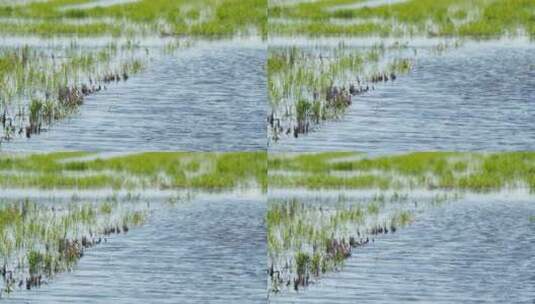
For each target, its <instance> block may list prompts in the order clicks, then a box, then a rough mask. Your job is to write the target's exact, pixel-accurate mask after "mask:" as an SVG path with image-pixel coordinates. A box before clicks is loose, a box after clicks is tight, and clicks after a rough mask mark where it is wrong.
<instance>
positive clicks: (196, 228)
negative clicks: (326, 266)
mask: <svg viewBox="0 0 535 304" xmlns="http://www.w3.org/2000/svg"><path fill="white" fill-rule="evenodd" d="M264 213H265V201H263V200H262V199H261V198H255V197H241V198H240V197H228V196H225V197H214V196H209V197H203V198H198V199H194V200H193V201H192V202H190V203H178V205H176V206H175V207H164V206H161V208H156V210H155V211H154V214H152V216H151V217H150V219H149V221H148V223H147V224H145V225H144V226H143V227H140V228H136V229H131V230H130V232H129V233H128V234H126V235H118V236H114V237H112V238H111V239H109V240H108V242H107V243H106V244H101V245H99V246H97V247H94V248H92V249H90V250H88V251H86V254H85V255H84V257H83V258H82V259H81V260H80V263H79V264H78V266H77V267H76V269H75V271H74V272H71V273H63V274H59V275H58V277H57V278H56V279H54V280H53V281H52V282H51V283H50V285H49V286H44V287H41V288H40V289H33V290H31V291H26V290H22V291H19V290H17V291H16V292H15V293H13V294H12V295H11V296H10V298H9V302H10V303H207V302H210V303H265V302H266V277H265V263H266V245H265V237H266V232H265V226H264V222H263V219H264Z"/></svg>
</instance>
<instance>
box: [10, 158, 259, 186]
mask: <svg viewBox="0 0 535 304" xmlns="http://www.w3.org/2000/svg"><path fill="white" fill-rule="evenodd" d="M87 155H88V154H87V153H82V152H70V153H51V154H34V155H28V156H16V155H6V156H3V157H1V158H0V185H1V186H2V187H34V188H42V189H53V188H77V189H98V188H113V189H122V188H125V189H132V188H147V187H153V188H159V189H179V188H180V189H181V188H195V189H206V190H218V189H221V190H223V189H232V188H236V187H240V186H243V187H250V186H259V187H261V188H263V189H266V187H267V181H266V180H267V176H266V175H267V173H266V172H267V154H266V153H265V152H233V153H186V152H183V153H182V152H148V153H141V154H133V155H125V156H121V157H114V158H108V159H99V158H97V159H95V160H88V161H77V160H75V159H74V160H72V159H73V158H77V157H82V156H87ZM69 158H70V159H71V160H69ZM1 171H15V172H17V174H16V175H13V174H2V173H1ZM65 173H70V174H65Z"/></svg>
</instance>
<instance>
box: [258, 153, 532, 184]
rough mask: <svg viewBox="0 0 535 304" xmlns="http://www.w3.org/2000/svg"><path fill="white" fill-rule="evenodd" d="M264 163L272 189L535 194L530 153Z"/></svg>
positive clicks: (325, 156)
mask: <svg viewBox="0 0 535 304" xmlns="http://www.w3.org/2000/svg"><path fill="white" fill-rule="evenodd" d="M268 162H269V165H268V166H269V170H270V174H269V185H270V186H272V187H275V188H277V187H281V188H285V187H288V188H293V187H302V188H310V189H343V188H348V189H352V188H353V189H363V188H379V189H409V188H423V189H444V190H466V191H479V192H486V191H499V190H503V189H511V188H513V189H514V188H527V189H530V190H531V191H535V153H532V152H501V153H464V152H418V153H407V154H401V155H390V156H375V157H373V156H368V155H365V154H358V153H345V152H344V153H317V154H302V155H291V154H288V155H283V154H281V155H273V154H272V155H270V158H269V161H268ZM285 171H286V172H293V173H299V174H297V175H296V174H293V175H289V174H285Z"/></svg>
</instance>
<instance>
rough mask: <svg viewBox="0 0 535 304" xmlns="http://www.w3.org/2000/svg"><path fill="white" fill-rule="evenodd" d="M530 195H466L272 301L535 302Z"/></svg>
mask: <svg viewBox="0 0 535 304" xmlns="http://www.w3.org/2000/svg"><path fill="white" fill-rule="evenodd" d="M534 214H535V206H534V205H533V202H532V201H529V200H525V199H524V200H515V199H514V198H513V199H501V198H500V199H492V198H486V199H485V198H481V197H480V198H474V197H472V198H467V199H465V200H463V201H461V202H457V203H451V204H446V205H444V206H443V207H440V208H432V209H430V210H427V211H426V212H425V213H423V214H421V215H420V216H419V217H418V218H417V219H416V221H415V222H414V223H413V224H412V225H411V226H409V227H407V228H404V229H402V230H400V231H399V233H395V234H387V235H384V236H381V237H380V238H379V239H376V241H375V243H373V244H372V245H368V246H366V247H362V248H360V249H358V250H354V252H353V256H352V257H351V258H350V259H349V260H347V262H346V265H345V267H344V268H343V270H342V271H341V272H337V273H331V274H329V275H327V276H326V277H324V278H323V279H321V281H320V283H318V284H315V285H311V286H310V287H308V288H307V289H306V290H304V291H301V292H299V293H295V292H286V293H283V294H278V295H271V296H270V302H273V303H296V302H300V303H408V302H420V303H534V301H535V275H534V273H533V271H532V270H533V269H535V256H534V255H533V252H535V223H534V222H530V220H529V215H534Z"/></svg>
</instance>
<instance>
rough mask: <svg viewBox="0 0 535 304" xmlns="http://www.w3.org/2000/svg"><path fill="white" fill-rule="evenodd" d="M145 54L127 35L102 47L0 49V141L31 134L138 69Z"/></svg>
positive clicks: (145, 56) (71, 112)
mask: <svg viewBox="0 0 535 304" xmlns="http://www.w3.org/2000/svg"><path fill="white" fill-rule="evenodd" d="M148 55H149V54H147V53H146V50H145V49H141V48H140V47H139V46H138V45H137V44H135V43H133V42H132V41H127V42H126V43H125V44H121V45H118V44H116V43H110V44H108V45H106V46H105V47H101V48H91V49H87V48H82V47H80V46H79V45H77V44H76V43H74V42H73V43H71V44H69V45H68V46H67V47H65V48H31V47H28V46H22V47H16V48H2V49H0V86H1V87H2V88H3V90H2V92H1V95H0V115H1V123H2V127H3V128H2V132H0V135H1V139H0V140H1V141H9V140H11V139H13V138H14V137H16V136H20V137H23V136H25V137H31V136H32V135H34V134H39V133H40V132H41V130H45V129H47V128H50V127H51V125H52V124H53V123H54V122H55V121H57V120H60V119H63V118H65V117H67V116H69V115H71V114H73V113H74V112H76V111H77V110H78V108H79V107H80V106H81V105H82V104H83V103H84V98H85V97H86V96H88V95H91V94H94V93H97V92H99V91H101V90H104V89H106V87H107V86H108V85H111V84H112V82H118V81H121V80H124V81H126V80H127V79H128V77H129V75H133V74H137V73H139V72H140V71H141V70H142V69H143V68H144V66H145V64H146V62H147V60H149V59H150V57H148Z"/></svg>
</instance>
